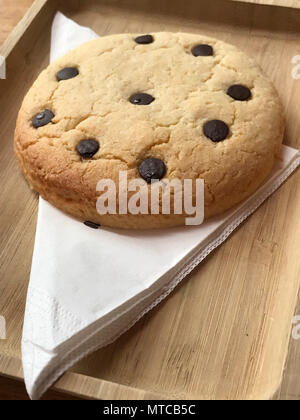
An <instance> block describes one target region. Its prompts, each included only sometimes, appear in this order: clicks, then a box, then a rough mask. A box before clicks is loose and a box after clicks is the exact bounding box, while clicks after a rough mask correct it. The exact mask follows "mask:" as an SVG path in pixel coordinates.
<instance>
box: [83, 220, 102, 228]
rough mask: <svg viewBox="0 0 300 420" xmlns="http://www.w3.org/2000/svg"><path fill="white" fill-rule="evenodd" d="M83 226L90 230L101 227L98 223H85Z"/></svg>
mask: <svg viewBox="0 0 300 420" xmlns="http://www.w3.org/2000/svg"><path fill="white" fill-rule="evenodd" d="M84 224H85V226H87V227H89V228H92V229H99V227H101V225H98V223H94V222H89V221H86V222H84Z"/></svg>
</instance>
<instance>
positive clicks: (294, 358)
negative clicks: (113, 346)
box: [0, 0, 300, 400]
mask: <svg viewBox="0 0 300 420" xmlns="http://www.w3.org/2000/svg"><path fill="white" fill-rule="evenodd" d="M239 1H246V0H239ZM248 1H249V2H252V3H261V4H283V3H285V4H287V3H288V4H289V5H290V6H293V7H297V8H298V4H299V7H300V0H248ZM32 3H33V0H0V43H2V42H3V41H4V40H5V39H6V38H7V36H8V34H9V33H10V31H11V30H12V29H13V28H14V26H15V25H16V24H17V22H18V21H19V20H20V19H21V17H22V16H23V15H24V13H25V12H26V10H27V9H28V8H29V6H30V5H31V4H32ZM233 241H234V240H233ZM233 247H234V245H233ZM296 313H297V314H300V302H299V303H298V308H297V310H296ZM150 316H151V315H150ZM299 370H300V342H299V341H296V340H294V341H293V342H291V345H290V349H289V356H288V361H287V367H286V371H285V375H284V380H283V383H282V389H281V392H279V394H278V395H279V396H280V395H281V396H282V395H288V396H289V398H293V397H294V398H295V399H299V395H300V383H299V376H298V377H297V376H296V375H294V374H293V373H294V372H298V371H299ZM68 375H69V376H70V375H72V373H69V374H68ZM69 376H68V377H67V378H65V381H69V380H70V378H69ZM66 388H67V387H66ZM7 398H11V399H18V398H20V399H25V398H27V397H26V393H25V388H24V385H23V383H21V382H15V381H12V380H11V379H9V380H8V379H5V378H0V400H1V399H7ZM45 398H46V399H67V398H68V399H69V398H70V397H66V396H62V395H60V394H58V393H57V392H49V393H48V394H47V395H46V396H45Z"/></svg>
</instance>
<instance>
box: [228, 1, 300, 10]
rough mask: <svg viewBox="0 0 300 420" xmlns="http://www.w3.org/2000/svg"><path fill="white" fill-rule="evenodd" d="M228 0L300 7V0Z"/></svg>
mask: <svg viewBox="0 0 300 420" xmlns="http://www.w3.org/2000/svg"><path fill="white" fill-rule="evenodd" d="M228 1H238V2H241V3H253V4H260V5H268V6H284V7H294V8H295V9H300V0H228Z"/></svg>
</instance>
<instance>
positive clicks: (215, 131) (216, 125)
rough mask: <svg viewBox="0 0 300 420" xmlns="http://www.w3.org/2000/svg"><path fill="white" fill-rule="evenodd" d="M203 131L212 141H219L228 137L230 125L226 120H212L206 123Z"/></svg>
mask: <svg viewBox="0 0 300 420" xmlns="http://www.w3.org/2000/svg"><path fill="white" fill-rule="evenodd" d="M203 132H204V134H205V135H206V137H208V138H209V139H211V140H212V141H215V142H218V141H221V140H224V139H226V137H227V136H228V133H229V128H228V125H227V124H225V123H224V121H220V120H211V121H208V122H207V123H205V124H204V127H203Z"/></svg>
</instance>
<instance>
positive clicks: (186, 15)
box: [0, 0, 300, 399]
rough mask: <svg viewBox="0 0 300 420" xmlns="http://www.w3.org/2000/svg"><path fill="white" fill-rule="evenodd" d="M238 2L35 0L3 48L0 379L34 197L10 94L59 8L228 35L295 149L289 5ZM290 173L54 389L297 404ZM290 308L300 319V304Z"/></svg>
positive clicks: (19, 92)
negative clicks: (17, 150)
mask: <svg viewBox="0 0 300 420" xmlns="http://www.w3.org/2000/svg"><path fill="white" fill-rule="evenodd" d="M251 3H272V4H276V3H277V4H278V5H279V6H280V5H281V4H282V3H286V4H288V5H289V6H291V7H292V6H294V9H292V8H283V7H278V6H272V7H271V6H262V5H258V4H247V3H246V2H245V1H243V2H236V1H229V0H215V1H211V2H209V6H208V5H207V2H206V1H200V0H190V1H188V2H182V1H181V0H169V1H168V0H165V1H161V0H150V1H148V0H144V1H140V0H125V1H124V0H123V1H114V0H100V1H99V0H98V1H87V0H85V1H75V0H72V1H66V0H64V1H63V0H62V1H54V0H48V1H47V0H37V1H35V3H34V4H33V6H32V8H31V9H30V11H29V12H28V14H27V15H26V16H25V17H24V19H23V21H21V23H20V24H19V25H18V26H17V27H16V28H15V30H14V31H13V33H12V34H11V35H10V37H9V39H8V40H7V42H6V43H5V44H4V46H3V47H2V48H1V50H0V54H1V55H2V56H5V57H6V58H7V79H6V80H1V81H0V109H1V111H2V118H1V121H0V132H1V152H0V174H1V178H0V179H1V181H2V185H1V189H0V202H1V210H0V211H1V230H0V315H3V316H5V318H6V321H7V340H5V341H3V340H2V341H1V340H0V373H1V374H2V375H8V376H11V377H14V378H22V368H21V360H20V357H21V356H20V337H21V331H22V322H23V315H24V306H25V299H26V290H27V285H28V278H29V273H30V265H31V256H32V250H33V245H34V234H35V225H36V215H37V196H36V195H35V194H34V193H32V192H31V191H30V190H29V188H28V186H27V184H26V182H25V180H24V179H23V177H22V176H21V174H20V172H19V170H18V167H17V163H16V160H15V159H14V156H13V130H14V124H15V120H16V115H17V112H18V109H19V106H20V104H21V100H22V97H23V95H24V94H25V92H26V91H27V89H28V88H29V86H30V85H31V84H32V82H33V81H34V79H35V78H36V77H37V75H38V73H39V72H40V71H41V69H43V68H44V67H45V66H46V65H47V64H48V61H49V46H50V27H51V21H52V18H53V16H54V13H55V11H56V10H61V11H62V12H64V13H65V14H67V15H68V16H69V17H71V18H73V19H75V20H76V21H77V22H79V23H80V24H83V25H88V26H90V27H92V28H93V29H94V30H95V31H97V32H98V33H99V34H100V35H105V34H111V33H120V32H129V31H134V32H142V33H145V32H152V31H159V30H171V31H190V32H196V33H205V34H207V35H211V36H216V37H218V38H220V39H223V40H224V41H228V42H231V43H233V44H235V45H237V46H238V47H240V48H241V49H242V50H244V51H246V52H247V53H249V54H250V55H251V56H253V57H255V58H256V60H257V61H258V62H259V63H260V64H261V66H262V67H263V69H264V71H265V73H266V74H267V75H268V76H269V77H270V78H271V79H272V80H273V81H274V83H275V85H276V86H277V88H278V90H279V93H280V96H281V98H282V101H283V103H284V105H285V109H286V113H287V124H288V125H287V134H286V138H285V144H288V145H291V146H294V147H299V145H300V116H299V97H300V80H296V79H293V78H292V75H291V72H292V69H293V66H295V64H292V62H291V60H292V58H293V57H294V56H296V55H299V54H300V47H299V45H300V10H298V4H299V1H298V0H294V1H289V2H287V1H285V2H282V1H280V0H278V1H276V0H275V1H272V2H271V0H270V1H267V0H265V1H259V0H256V1H252V2H251ZM299 181H300V172H299V171H297V172H296V173H295V174H294V175H293V176H292V177H291V178H290V179H288V181H287V182H286V183H285V184H284V185H283V186H282V187H281V188H280V190H279V191H277V192H276V193H275V194H273V195H272V197H271V198H270V199H269V200H267V201H266V202H265V203H264V204H263V205H262V206H261V207H260V208H259V210H258V211H257V212H256V213H255V214H254V215H253V216H251V217H250V218H249V219H248V220H247V221H246V223H244V224H243V225H242V226H241V227H240V228H239V229H238V230H237V231H236V232H234V234H232V235H231V237H230V238H229V239H228V240H227V241H226V243H225V244H223V245H222V246H221V247H220V248H219V249H217V250H216V251H215V252H214V253H213V255H210V256H209V257H208V258H207V259H206V260H205V261H204V262H203V263H202V264H201V265H200V266H199V267H198V268H197V269H196V270H195V271H194V272H193V273H192V275H190V276H189V278H187V279H186V280H185V281H184V282H183V283H182V284H181V285H180V286H179V287H178V288H177V289H176V290H175V292H174V293H173V294H172V295H171V296H170V297H169V298H168V299H167V300H166V301H164V302H163V303H162V304H161V305H160V306H159V307H158V308H156V309H155V310H153V311H152V312H151V313H149V314H148V315H147V316H146V317H144V318H143V319H142V320H141V321H140V322H139V323H138V324H137V325H136V326H135V327H134V328H133V329H131V330H130V331H129V332H128V333H126V334H125V335H124V336H123V337H121V338H120V339H119V340H118V341H117V342H116V343H114V344H113V345H110V346H109V347H107V348H105V349H103V350H101V351H98V352H96V353H94V354H92V355H91V356H89V357H88V358H86V359H84V360H83V361H81V362H80V363H79V364H78V365H76V366H75V367H74V368H73V369H72V371H70V372H69V373H67V374H66V375H64V377H63V378H61V379H60V381H59V382H58V383H57V384H56V386H55V388H56V389H57V390H61V391H64V392H67V393H73V394H75V395H80V396H84V397H86V398H105V399H114V398H120V399H139V398H161V399H172V398H185V399H192V398H196V399H202V398H205V399H265V398H267V399H270V398H290V399H291V398H295V399H297V398H298V399H299V398H300V341H295V340H293V339H291V328H292V318H293V315H294V314H295V307H296V305H297V296H298V291H299V284H300V259H299V255H298V254H299V251H298V249H299V246H300V239H299V238H300V220H299V212H300V189H299V188H298V184H299ZM296 313H298V314H300V304H299V303H298V308H297V310H296Z"/></svg>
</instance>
